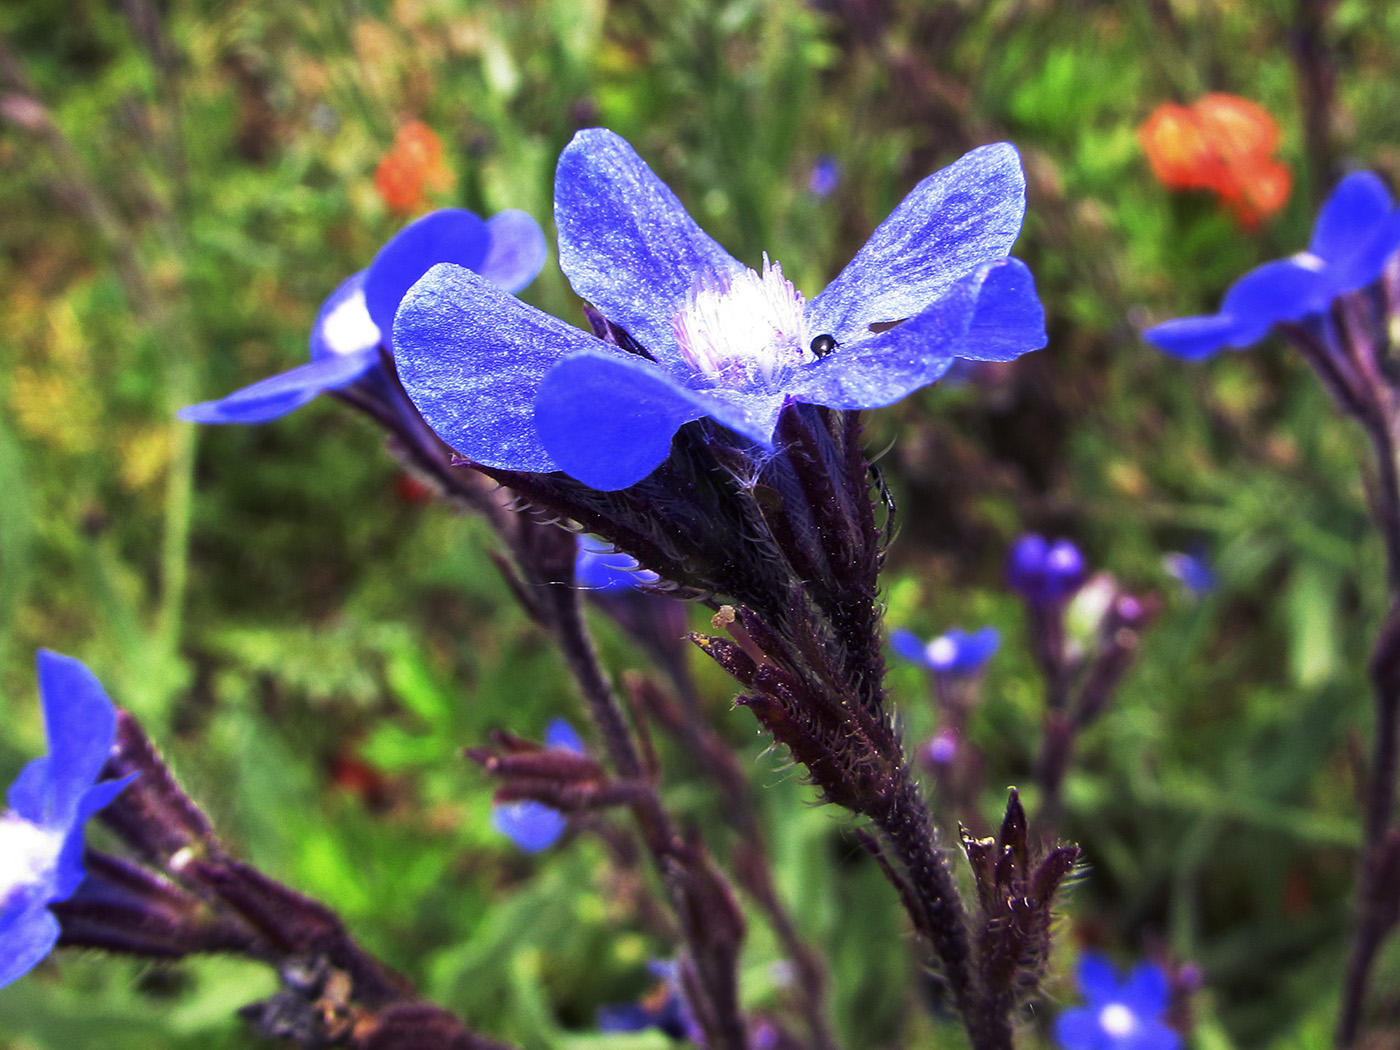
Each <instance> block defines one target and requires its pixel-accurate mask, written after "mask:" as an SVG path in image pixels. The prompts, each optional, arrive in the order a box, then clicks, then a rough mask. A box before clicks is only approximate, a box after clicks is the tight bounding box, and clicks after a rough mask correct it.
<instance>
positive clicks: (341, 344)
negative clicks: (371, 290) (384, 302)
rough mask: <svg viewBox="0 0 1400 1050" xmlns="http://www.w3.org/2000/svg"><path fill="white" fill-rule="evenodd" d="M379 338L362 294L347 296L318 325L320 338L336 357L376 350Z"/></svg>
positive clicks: (377, 328)
mask: <svg viewBox="0 0 1400 1050" xmlns="http://www.w3.org/2000/svg"><path fill="white" fill-rule="evenodd" d="M381 334H382V333H381V332H380V331H379V326H378V325H377V324H375V323H374V322H373V321H371V320H370V316H369V308H368V307H366V306H365V293H364V292H356V293H355V294H354V295H351V296H347V297H346V298H345V300H344V301H343V302H340V303H337V304H336V307H335V309H334V310H332V311H331V312H330V313H328V314H327V315H326V319H325V320H324V321H322V322H321V338H322V339H323V340H324V341H325V344H326V346H327V348H329V349H330V350H331V351H332V352H334V353H337V354H353V353H355V352H356V351H359V350H368V349H369V348H370V347H372V346H377V345H379V340H380V337H381Z"/></svg>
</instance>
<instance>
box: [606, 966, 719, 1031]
mask: <svg viewBox="0 0 1400 1050" xmlns="http://www.w3.org/2000/svg"><path fill="white" fill-rule="evenodd" d="M647 969H649V970H650V971H651V973H652V976H654V977H656V978H658V981H657V984H656V987H654V988H653V989H652V990H651V991H650V992H648V993H647V994H646V995H645V996H643V997H642V998H641V999H640V1000H638V1001H637V1002H635V1003H613V1004H610V1005H608V1006H600V1007H599V1008H598V1018H597V1019H598V1030H599V1031H600V1032H643V1031H646V1030H647V1029H648V1028H659V1029H660V1030H661V1031H663V1032H665V1033H666V1034H667V1035H669V1036H670V1037H671V1038H672V1039H689V1040H691V1041H692V1042H696V1043H698V1042H700V1041H701V1040H702V1037H703V1033H701V1031H700V1026H699V1024H697V1023H696V1020H695V1015H694V1014H693V1013H691V1010H690V1004H689V1003H687V1002H686V999H685V992H684V991H683V990H682V988H681V980H680V967H679V966H678V965H677V964H676V963H675V962H667V961H664V960H660V959H653V960H652V961H651V962H649V963H647Z"/></svg>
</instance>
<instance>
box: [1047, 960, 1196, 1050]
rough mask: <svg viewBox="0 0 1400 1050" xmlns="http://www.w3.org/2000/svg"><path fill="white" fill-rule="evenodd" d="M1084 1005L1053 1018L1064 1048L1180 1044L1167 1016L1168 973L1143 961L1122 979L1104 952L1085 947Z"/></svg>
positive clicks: (1128, 1049) (1141, 1049) (1167, 1048)
mask: <svg viewBox="0 0 1400 1050" xmlns="http://www.w3.org/2000/svg"><path fill="white" fill-rule="evenodd" d="M1078 978H1079V990H1080V991H1081V992H1083V993H1084V998H1085V1000H1087V1001H1086V1003H1085V1005H1084V1006H1081V1007H1076V1008H1075V1009H1073V1010H1066V1011H1065V1012H1064V1013H1062V1014H1060V1016H1059V1018H1058V1019H1057V1020H1056V1021H1055V1040H1056V1042H1058V1043H1059V1044H1060V1046H1061V1047H1063V1048H1064V1050H1177V1048H1178V1047H1180V1046H1181V1035H1180V1034H1179V1033H1178V1032H1176V1031H1175V1030H1173V1029H1172V1028H1170V1027H1168V1026H1167V1023H1166V1022H1165V1021H1164V1020H1163V1015H1164V1014H1165V1013H1166V1010H1167V1006H1168V1004H1169V1000H1170V997H1171V990H1170V987H1169V985H1168V982H1167V975H1166V974H1165V973H1163V972H1162V970H1161V968H1160V967H1157V966H1153V965H1152V964H1151V963H1146V962H1144V963H1139V964H1138V965H1137V966H1135V967H1134V968H1133V971H1132V972H1131V973H1130V974H1128V976H1127V978H1126V979H1124V980H1122V981H1120V980H1119V979H1118V974H1117V972H1116V971H1115V970H1114V968H1113V964H1112V963H1110V962H1109V961H1108V960H1107V959H1105V958H1104V957H1103V956H1101V955H1096V954H1093V953H1089V952H1086V953H1085V955H1084V957H1083V958H1082V959H1081V960H1080V962H1079V973H1078Z"/></svg>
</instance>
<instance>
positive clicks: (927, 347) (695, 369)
mask: <svg viewBox="0 0 1400 1050" xmlns="http://www.w3.org/2000/svg"><path fill="white" fill-rule="evenodd" d="M1024 210H1025V179H1024V177H1023V175H1022V173H1021V164H1020V158H1019V157H1018V156H1017V153H1016V151H1015V149H1014V148H1013V147H1011V146H1009V145H1006V144H1000V145H994V146H985V147H982V148H981V149H977V150H974V151H973V152H971V153H969V154H968V155H967V156H965V157H963V158H962V159H961V160H959V161H957V162H956V163H955V164H953V165H952V166H951V167H948V168H946V169H944V170H943V171H940V172H938V173H936V174H934V175H931V176H929V177H928V178H926V179H925V180H924V181H923V182H921V183H919V185H918V186H916V187H915V188H914V190H913V192H912V193H910V194H909V196H908V197H906V198H905V200H904V201H903V203H901V204H900V205H899V207H898V208H896V209H895V211H894V213H893V214H892V215H890V217H889V218H888V219H886V220H885V221H884V223H882V224H881V226H880V227H879V229H877V230H876V231H875V233H874V235H873V236H872V237H871V238H870V240H869V242H868V243H867V244H866V245H865V247H864V248H862V249H861V250H860V252H859V253H857V255H856V257H855V258H854V259H853V260H851V262H850V264H849V265H847V267H846V268H845V270H843V271H842V272H841V274H840V275H839V276H838V277H837V278H836V280H835V281H833V282H832V283H831V284H830V285H828V286H827V288H826V290H825V291H824V292H822V293H821V295H819V296H817V297H816V298H815V299H813V300H812V301H811V302H808V301H807V300H806V299H805V298H804V297H803V296H802V294H801V293H799V292H798V291H797V290H796V289H795V288H794V287H793V286H792V284H791V282H790V281H788V279H787V278H786V277H785V276H784V275H783V271H782V267H781V266H780V265H779V264H777V263H775V262H770V261H769V260H768V259H767V258H766V257H765V259H764V262H763V266H762V269H761V270H752V269H749V268H748V267H746V266H745V265H744V264H742V263H740V262H738V261H737V260H735V259H734V258H733V257H732V256H731V255H730V254H729V253H728V252H726V251H725V250H724V249H723V248H721V247H720V246H719V244H717V243H716V242H715V241H714V240H713V239H711V238H710V237H709V236H708V235H707V234H706V233H705V232H704V231H703V230H701V229H700V227H699V226H698V225H696V223H695V220H694V219H692V218H691V217H690V216H689V215H688V214H687V213H686V211H685V209H684V208H683V207H682V206H681V203H680V201H679V200H677V199H676V196H675V194H673V193H672V192H671V191H670V190H669V189H668V188H667V187H666V186H665V185H664V184H663V183H662V182H661V180H660V179H658V178H657V177H656V175H655V174H654V173H653V172H652V171H651V169H650V168H648V167H647V166H646V164H645V163H643V162H642V160H641V158H640V157H638V156H637V154H636V153H635V152H634V151H633V150H632V147H631V146H629V145H628V144H627V143H626V142H624V141H623V140H622V139H621V138H619V137H618V136H617V135H614V134H613V133H612V132H610V131H606V130H603V129H598V128H594V129H590V130H587V131H581V132H579V133H578V134H577V135H576V136H574V139H573V141H572V142H571V143H570V144H569V146H568V147H567V148H566V149H565V150H564V152H563V154H562V155H561V156H560V158H559V167H558V171H557V174H556V176H555V182H554V217H555V223H556V225H557V226H558V227H559V264H560V266H561V268H562V269H563V270H564V273H565V275H566V276H567V277H568V278H569V282H570V283H571V284H572V285H573V288H574V291H576V292H577V293H578V294H579V296H581V297H582V298H583V299H584V300H586V301H587V302H589V303H591V304H592V305H593V306H594V307H595V308H596V309H597V311H598V312H599V313H600V314H602V316H604V317H605V318H607V319H608V321H610V322H611V323H612V324H614V325H616V326H619V327H620V328H622V329H623V330H625V331H626V332H627V334H628V335H629V336H630V337H631V338H632V339H633V340H635V342H636V344H637V346H638V347H640V348H641V350H642V353H630V352H628V351H627V350H625V349H623V348H621V347H619V346H616V345H613V344H612V343H609V342H604V341H603V340H601V339H598V338H595V337H594V336H592V335H590V334H587V333H585V332H582V331H580V330H578V329H576V328H573V327H572V326H570V325H567V324H565V323H563V322H562V321H559V320H557V319H556V318H554V317H550V316H548V315H546V314H543V313H541V312H539V311H538V310H535V309H533V308H531V307H529V306H526V305H525V304H523V303H521V302H519V301H518V300H515V299H513V298H511V297H509V296H507V295H504V294H502V293H501V291H500V290H499V289H497V288H495V287H493V286H492V285H491V284H490V282H488V281H486V280H483V279H482V278H481V277H480V276H478V275H476V274H474V273H472V272H470V271H469V270H466V269H463V268H461V267H458V266H436V267H434V268H433V269H432V270H430V271H428V273H427V275H426V276H425V277H424V278H423V279H422V280H421V281H419V282H418V284H416V285H415V286H414V287H413V289H412V290H411V291H410V292H409V293H408V295H407V296H406V297H405V298H404V301H403V304H402V306H401V307H400V308H399V313H398V317H397V319H396V320H395V322H394V324H395V328H394V360H395V363H396V365H397V367H398V371H399V377H400V379H401V380H402V382H403V385H404V388H405V389H406V390H407V391H408V393H409V396H410V397H412V398H413V400H414V402H415V403H416V404H417V406H418V409H419V411H420V412H421V413H422V415H423V418H424V419H426V420H427V421H428V422H429V423H430V424H431V425H432V427H433V429H435V430H436V431H437V432H438V434H439V436H440V437H442V438H443V440H444V441H446V442H447V443H448V444H449V445H451V446H452V447H453V448H455V449H456V450H457V451H458V452H460V453H462V454H463V455H464V456H467V457H468V458H470V459H472V460H475V461H476V462H477V463H480V464H483V465H484V466H488V467H495V468H500V469H505V470H517V471H530V472H549V471H556V470H562V471H565V472H566V473H568V474H570V475H572V476H573V477H574V478H576V479H578V480H579V481H582V482H583V483H584V484H586V485H590V486H592V487H594V488H597V489H603V490H615V489H621V488H626V487H628V486H630V485H632V484H635V483H636V482H638V481H640V480H641V479H642V478H644V477H646V476H647V475H648V474H649V473H651V471H652V470H653V469H655V468H656V467H657V466H658V465H659V464H660V463H661V462H662V461H663V460H665V459H666V457H667V455H668V453H669V451H670V447H671V438H672V436H673V435H674V434H675V432H676V430H677V429H678V428H679V427H680V426H681V425H682V424H684V423H687V422H690V421H692V420H696V419H700V418H702V417H709V418H711V419H713V420H715V421H717V422H719V423H722V424H723V425H724V426H726V427H728V428H729V429H731V430H732V431H734V432H736V433H738V434H740V435H742V436H744V437H745V438H748V439H749V440H751V441H753V442H754V443H755V444H757V445H758V446H760V447H761V448H771V447H772V442H773V430H774V426H775V425H776V422H777V419H778V414H779V412H780V411H781V410H782V408H783V406H784V405H785V404H787V403H789V402H794V401H795V402H803V403H807V404H815V405H826V406H829V407H831V408H837V409H859V408H876V407H879V406H882V405H888V404H892V403H893V402H895V401H898V400H899V399H900V398H902V397H904V396H905V395H907V394H909V393H911V392H913V391H914V390H917V389H919V388H920V387H922V386H926V385H928V384H929V383H932V382H934V381H935V380H937V379H938V378H939V377H940V376H942V375H943V373H944V372H946V371H947V370H948V368H949V366H950V365H951V364H952V363H953V361H955V360H957V359H958V358H968V359H973V360H986V361H1007V360H1011V359H1013V358H1015V357H1018V356H1020V355H1021V354H1023V353H1025V352H1026V351H1027V350H1032V349H1035V348H1037V347H1040V346H1043V345H1045V341H1046V337H1045V323H1044V312H1043V310H1042V309H1041V305H1040V300H1039V299H1038V298H1037V297H1036V294H1035V284H1034V281H1033V280H1032V278H1031V274H1030V271H1029V270H1028V269H1026V267H1025V265H1024V264H1023V263H1021V262H1020V261H1019V260H1016V259H1012V258H1009V257H1008V255H1007V253H1008V252H1009V251H1010V250H1011V245H1012V244H1013V243H1014V242H1015V240H1016V237H1017V236H1018V234H1019V233H1020V230H1021V219H1022V215H1023V213H1024Z"/></svg>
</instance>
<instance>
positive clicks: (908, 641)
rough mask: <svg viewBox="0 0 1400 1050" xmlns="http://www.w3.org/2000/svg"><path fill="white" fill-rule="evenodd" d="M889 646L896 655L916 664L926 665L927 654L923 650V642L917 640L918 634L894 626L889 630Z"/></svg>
mask: <svg viewBox="0 0 1400 1050" xmlns="http://www.w3.org/2000/svg"><path fill="white" fill-rule="evenodd" d="M890 648H891V649H893V650H894V653H895V655H896V656H901V657H903V658H904V659H906V660H912V661H913V662H914V663H916V664H922V665H924V666H925V667H927V666H928V654H927V653H926V652H925V651H924V643H923V642H921V641H920V640H919V636H918V635H916V634H915V633H914V632H913V631H909V630H906V629H905V628H903V627H896V628H895V629H894V630H893V631H891V632H890Z"/></svg>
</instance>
